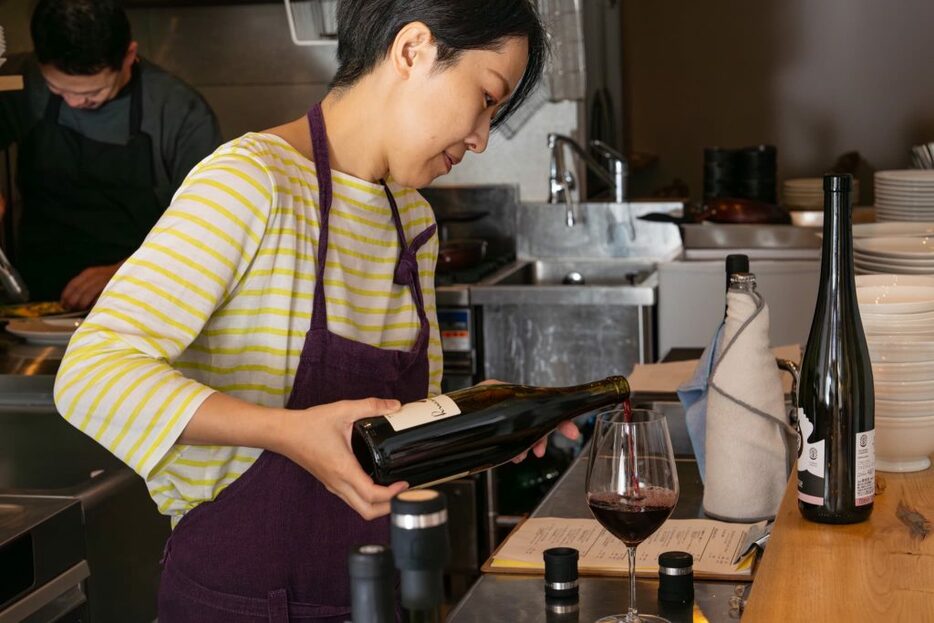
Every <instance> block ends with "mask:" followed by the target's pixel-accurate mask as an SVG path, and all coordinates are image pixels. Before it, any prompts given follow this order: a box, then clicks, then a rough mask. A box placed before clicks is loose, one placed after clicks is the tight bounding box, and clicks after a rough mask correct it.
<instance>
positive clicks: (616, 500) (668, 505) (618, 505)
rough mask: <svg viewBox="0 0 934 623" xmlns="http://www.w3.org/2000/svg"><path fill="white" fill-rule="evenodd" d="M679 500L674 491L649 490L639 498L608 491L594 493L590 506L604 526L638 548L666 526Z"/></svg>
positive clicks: (654, 488) (643, 491)
mask: <svg viewBox="0 0 934 623" xmlns="http://www.w3.org/2000/svg"><path fill="white" fill-rule="evenodd" d="M677 501H678V495H677V494H676V493H675V492H674V491H672V490H671V489H665V488H662V487H645V488H643V490H642V492H641V496H640V497H639V498H635V499H634V498H629V497H626V496H624V495H620V494H618V493H612V492H607V491H604V492H601V493H594V494H591V495H590V496H589V498H588V500H587V504H588V505H589V506H590V511H591V512H592V513H593V515H594V517H596V518H597V521H599V522H600V525H601V526H603V527H604V528H606V529H607V530H608V531H609V532H610V534H612V535H613V536H615V537H616V538H617V539H619V540H620V541H622V542H623V543H625V544H626V545H627V546H634V545H638V544H639V543H641V542H642V541H644V540H646V539H647V538H649V537H650V536H651V535H652V534H653V533H654V532H655V531H656V530H658V529H659V528H660V527H661V525H662V524H663V523H665V520H666V519H668V517H669V515H671V511H672V510H674V508H675V503H676V502H677Z"/></svg>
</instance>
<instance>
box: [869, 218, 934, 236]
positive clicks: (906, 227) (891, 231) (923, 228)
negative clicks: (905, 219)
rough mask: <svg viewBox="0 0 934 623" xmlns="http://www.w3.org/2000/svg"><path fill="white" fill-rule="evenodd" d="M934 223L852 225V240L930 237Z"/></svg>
mask: <svg viewBox="0 0 934 623" xmlns="http://www.w3.org/2000/svg"><path fill="white" fill-rule="evenodd" d="M932 235H934V222H919V223H860V224H858V225H853V237H854V238H878V237H892V236H922V237H923V236H932Z"/></svg>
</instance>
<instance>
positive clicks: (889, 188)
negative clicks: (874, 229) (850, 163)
mask: <svg viewBox="0 0 934 623" xmlns="http://www.w3.org/2000/svg"><path fill="white" fill-rule="evenodd" d="M875 180H876V202H875V203H876V220H878V221H934V169H924V170H921V169H906V170H904V171H876V175H875Z"/></svg>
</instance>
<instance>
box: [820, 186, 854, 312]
mask: <svg viewBox="0 0 934 623" xmlns="http://www.w3.org/2000/svg"><path fill="white" fill-rule="evenodd" d="M855 279H856V277H855V269H854V267H853V227H852V211H851V207H850V192H849V191H848V190H840V191H825V199H824V242H823V247H822V251H821V285H820V293H819V295H818V298H819V299H823V300H826V299H827V298H828V297H831V298H834V299H837V298H839V297H842V296H848V295H849V294H850V293H852V291H853V290H854V288H855Z"/></svg>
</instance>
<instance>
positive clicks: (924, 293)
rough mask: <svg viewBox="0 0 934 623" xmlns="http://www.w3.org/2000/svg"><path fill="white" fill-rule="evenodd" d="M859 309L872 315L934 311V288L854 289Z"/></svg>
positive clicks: (880, 287)
mask: <svg viewBox="0 0 934 623" xmlns="http://www.w3.org/2000/svg"><path fill="white" fill-rule="evenodd" d="M856 298H857V300H858V301H859V309H860V311H861V312H862V311H863V309H864V308H865V311H866V312H868V313H872V314H911V313H917V312H930V311H934V287H930V286H902V285H896V286H867V287H859V286H857V288H856Z"/></svg>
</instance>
